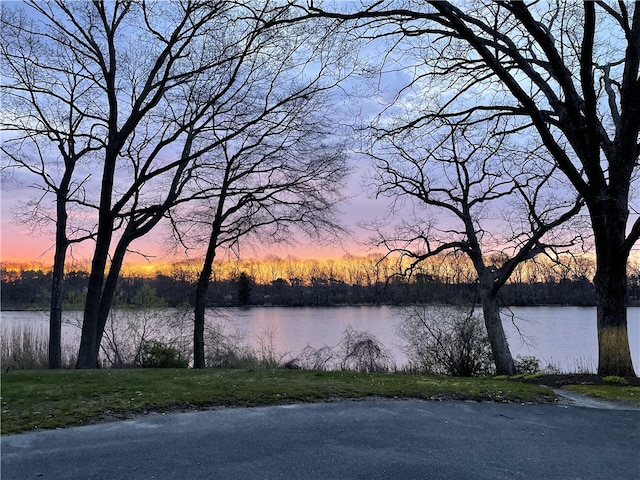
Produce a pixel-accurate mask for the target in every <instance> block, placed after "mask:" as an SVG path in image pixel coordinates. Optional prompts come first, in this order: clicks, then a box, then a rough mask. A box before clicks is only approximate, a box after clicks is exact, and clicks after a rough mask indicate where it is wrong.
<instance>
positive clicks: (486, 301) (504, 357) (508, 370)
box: [480, 285, 516, 375]
mask: <svg viewBox="0 0 640 480" xmlns="http://www.w3.org/2000/svg"><path fill="white" fill-rule="evenodd" d="M480 299H481V301H482V312H483V314H484V324H485V326H486V328H487V336H488V337H489V343H490V344H491V353H492V354H493V362H494V363H495V366H496V374H497V375H515V374H516V367H515V364H514V362H513V357H512V356H511V350H509V342H508V341H507V336H506V335H505V333H504V328H503V326H502V318H501V317H500V302H499V301H498V297H497V295H496V292H495V291H494V290H493V289H492V288H490V287H483V286H482V285H481V287H480Z"/></svg>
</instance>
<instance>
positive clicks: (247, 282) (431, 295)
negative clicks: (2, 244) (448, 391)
mask: <svg viewBox="0 0 640 480" xmlns="http://www.w3.org/2000/svg"><path fill="white" fill-rule="evenodd" d="M2 278H3V280H2V289H1V301H2V309H3V310H22V309H43V310H46V309H48V303H49V295H50V294H49V288H50V283H51V278H50V274H49V273H47V272H42V271H23V272H21V273H20V275H3V277H2ZM87 281H88V274H86V273H84V272H70V273H68V274H67V275H66V281H65V307H66V308H70V309H71V308H82V307H83V305H84V294H85V292H86V285H87ZM149 291H151V292H154V298H156V297H158V298H160V299H161V300H162V301H163V302H164V304H166V306H168V307H178V306H185V305H188V304H193V296H194V281H193V279H192V278H187V277H184V276H169V275H163V274H158V275H156V276H155V277H151V278H143V277H126V278H121V279H120V283H119V286H118V292H117V295H116V300H115V306H116V307H117V306H149V305H145V304H144V303H145V302H144V298H145V295H144V293H145V292H149ZM475 294H476V285H475V283H474V282H462V283H451V282H446V281H442V280H441V279H438V278H435V277H433V276H430V275H425V274H417V275H413V276H412V277H411V278H405V277H391V278H390V279H388V280H386V281H376V282H372V283H370V284H349V283H348V282H345V281H344V280H337V279H334V278H330V277H329V278H317V277H316V278H313V279H312V280H311V281H309V282H301V281H299V280H296V279H295V278H294V279H292V280H291V279H285V278H278V279H276V280H273V281H271V282H269V283H257V282H256V281H255V280H254V278H253V277H251V276H250V275H248V274H246V273H245V272H240V274H239V275H237V277H235V278H229V279H224V280H215V279H214V280H212V282H211V288H210V289H209V297H208V304H209V306H242V305H278V306H332V305H380V304H387V305H402V304H413V303H467V304H468V303H470V302H473V301H474V299H475ZM501 297H502V300H503V301H504V303H505V304H506V305H513V306H516V305H584V306H591V305H595V292H594V287H593V284H592V282H591V281H590V280H588V279H587V278H577V279H561V280H557V281H556V280H547V281H544V282H541V281H529V282H511V283H509V284H507V285H505V287H504V288H503V289H502V293H501ZM629 299H630V304H631V305H640V275H632V276H630V277H629Z"/></svg>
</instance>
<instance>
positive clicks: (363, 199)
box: [0, 70, 409, 265]
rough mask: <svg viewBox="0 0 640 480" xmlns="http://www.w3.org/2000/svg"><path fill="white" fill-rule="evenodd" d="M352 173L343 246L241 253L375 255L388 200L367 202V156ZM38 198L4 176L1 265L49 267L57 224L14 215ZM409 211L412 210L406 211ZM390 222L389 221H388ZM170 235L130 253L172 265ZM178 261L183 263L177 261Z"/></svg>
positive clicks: (85, 252)
mask: <svg viewBox="0 0 640 480" xmlns="http://www.w3.org/2000/svg"><path fill="white" fill-rule="evenodd" d="M407 75H409V73H405V72H402V71H399V70H395V71H391V72H390V73H389V74H388V75H385V76H384V77H383V78H382V79H380V80H379V82H378V84H379V86H380V87H381V88H380V92H381V93H378V94H377V95H372V96H371V98H366V99H363V104H362V105H360V110H361V111H362V112H364V114H365V116H366V115H367V114H369V115H371V114H373V113H374V112H375V111H377V110H379V109H380V108H381V106H382V105H384V104H385V103H387V102H389V101H390V100H391V99H393V98H394V96H395V93H396V92H397V91H398V89H399V88H401V87H402V86H404V85H405V84H406V82H407ZM350 161H351V162H352V166H353V167H354V168H353V172H352V174H351V176H350V177H349V179H348V182H347V183H348V187H347V191H346V193H347V195H348V196H349V197H350V198H351V200H350V203H349V204H347V205H344V206H343V207H342V212H341V214H340V218H339V220H340V222H341V223H342V224H343V225H344V226H345V227H347V228H348V229H350V232H351V233H350V234H348V235H346V236H345V237H344V238H343V239H342V240H341V241H337V240H335V239H325V240H324V241H323V242H320V243H318V242H313V241H309V240H308V239H305V238H303V237H299V238H297V239H296V242H295V243H293V244H291V245H280V246H274V245H270V244H268V243H267V244H263V245H262V246H261V248H257V249H255V250H253V249H251V248H246V249H243V251H242V252H241V253H242V254H243V256H246V257H250V258H251V257H256V256H258V257H259V256H267V255H277V256H281V257H286V256H289V255H291V256H294V257H297V258H301V259H311V258H316V259H323V258H336V259H338V258H341V257H343V256H345V255H347V254H350V255H365V254H367V253H370V252H371V251H372V250H371V248H370V247H369V246H368V245H367V241H368V238H369V236H370V233H369V232H368V231H367V230H365V229H364V228H362V227H361V224H363V223H370V222H372V221H374V220H376V219H380V218H382V217H384V215H385V213H386V211H387V209H388V206H389V201H388V200H386V199H371V198H368V197H369V194H370V193H371V192H367V191H366V189H365V188H364V187H363V181H364V178H365V177H366V175H367V170H368V168H369V163H368V161H367V160H366V159H364V158H363V157H357V156H355V155H354V156H352V157H351V160H350ZM37 195H38V191H37V190H36V189H33V188H30V187H29V180H27V179H26V178H24V177H15V180H14V179H12V178H11V177H7V176H5V177H4V178H3V182H2V190H1V192H0V207H1V211H0V215H1V217H0V222H1V235H0V258H1V260H2V261H3V262H37V263H42V264H45V265H48V264H50V263H51V262H52V257H53V225H50V226H49V227H48V229H47V231H32V230H31V229H30V228H29V226H28V225H25V223H24V222H23V221H21V220H20V219H18V218H17V217H16V215H15V213H16V212H17V211H19V210H20V202H21V201H23V202H24V201H28V200H29V199H31V198H34V197H36V196H37ZM406 211H407V212H408V209H407V210H406ZM388 223H390V222H388ZM167 235H168V230H167V228H166V227H164V226H162V225H160V226H158V227H157V228H156V229H155V230H154V231H152V232H151V233H150V234H149V235H147V236H146V237H144V238H142V239H140V240H138V241H136V242H135V243H134V244H133V245H132V249H134V250H138V251H140V252H143V253H144V254H146V255H149V256H151V257H153V259H152V260H151V261H152V263H154V262H158V263H159V264H163V263H167V262H168V261H171V260H173V259H172V258H168V257H167V252H166V245H165V239H166V237H167ZM91 253H92V252H91V244H90V243H87V244H86V246H84V247H83V246H76V247H73V250H72V254H73V256H74V259H75V260H76V261H78V262H81V263H82V262H85V263H86V262H87V261H88V260H90V257H91ZM175 260H182V258H180V257H176V258H175ZM127 262H128V263H130V264H131V263H133V264H137V263H141V264H142V263H146V262H147V261H146V260H144V259H143V258H142V257H141V256H139V255H138V256H136V255H131V254H130V255H129V256H128V259H127Z"/></svg>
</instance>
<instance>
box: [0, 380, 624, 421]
mask: <svg viewBox="0 0 640 480" xmlns="http://www.w3.org/2000/svg"><path fill="white" fill-rule="evenodd" d="M1 383H2V422H1V425H2V433H3V434H7V433H17V432H23V431H28V430H33V429H50V428H59V427H65V426H69V425H82V424H86V423H93V422H98V421H107V420H113V419H121V418H129V417H132V416H135V415H139V414H144V413H146V412H166V411H179V410H190V409H203V408H212V407H219V406H258V405H274V404H285V403H292V402H314V401H326V400H334V399H349V398H365V397H375V396H378V397H388V398H421V399H431V400H448V399H459V400H479V401H499V402H553V401H555V399H556V396H555V394H554V393H553V392H552V391H551V390H549V389H547V388H544V387H540V386H537V385H532V384H527V383H523V382H514V381H509V380H503V379H490V378H450V377H427V376H413V375H400V374H365V373H354V372H319V371H304V370H224V369H208V370H189V369H179V370H178V369H177V370H173V369H157V370H153V369H144V370H143V369H131V370H107V369H105V370H13V371H9V372H7V373H3V374H2V375H1ZM614 388H620V387H614Z"/></svg>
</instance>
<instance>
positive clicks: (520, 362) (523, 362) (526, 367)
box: [513, 355, 540, 374]
mask: <svg viewBox="0 0 640 480" xmlns="http://www.w3.org/2000/svg"><path fill="white" fill-rule="evenodd" d="M513 363H514V364H515V367H516V373H517V374H533V373H538V372H540V360H538V359H537V358H536V357H521V356H520V355H518V356H517V357H516V358H515V360H514V362H513Z"/></svg>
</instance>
